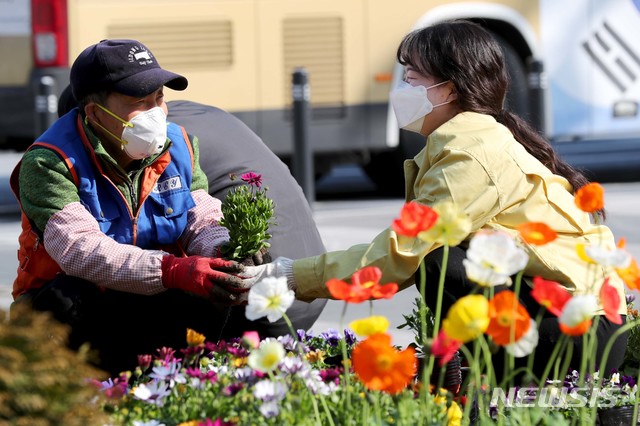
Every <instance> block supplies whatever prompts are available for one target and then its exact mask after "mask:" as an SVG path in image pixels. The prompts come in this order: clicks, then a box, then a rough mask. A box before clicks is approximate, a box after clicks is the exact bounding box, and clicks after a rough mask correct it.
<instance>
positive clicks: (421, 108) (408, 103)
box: [389, 80, 451, 133]
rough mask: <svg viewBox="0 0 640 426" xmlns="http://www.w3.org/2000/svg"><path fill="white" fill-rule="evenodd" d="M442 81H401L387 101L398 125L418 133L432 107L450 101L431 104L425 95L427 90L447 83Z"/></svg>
mask: <svg viewBox="0 0 640 426" xmlns="http://www.w3.org/2000/svg"><path fill="white" fill-rule="evenodd" d="M447 82H448V80H447V81H442V82H440V83H438V84H434V85H433V86H429V87H424V86H412V85H410V84H409V83H407V82H405V81H402V82H400V84H399V85H398V87H397V88H396V89H394V90H392V91H391V93H390V94H389V101H390V102H391V106H392V107H393V111H394V112H395V113H396V118H397V120H398V127H400V128H401V129H405V130H409V131H411V132H415V133H420V131H421V130H422V126H423V124H424V118H425V117H426V116H427V114H429V113H430V112H431V111H433V108H435V107H439V106H441V105H445V104H448V103H450V102H451V101H449V102H443V103H441V104H438V105H433V104H432V103H431V101H430V100H429V98H428V97H427V90H429V89H431V88H432V87H437V86H440V85H442V84H445V83H447Z"/></svg>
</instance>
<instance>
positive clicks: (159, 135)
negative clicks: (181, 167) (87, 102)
mask: <svg viewBox="0 0 640 426" xmlns="http://www.w3.org/2000/svg"><path fill="white" fill-rule="evenodd" d="M96 105H98V107H100V108H101V109H102V110H103V111H105V112H106V113H107V114H109V115H111V116H112V117H114V118H115V119H117V120H119V121H121V122H122V125H123V126H124V130H123V131H122V137H121V138H120V137H118V136H116V135H114V134H113V133H111V132H110V131H108V130H107V129H105V128H104V127H102V126H100V125H99V124H98V126H100V127H101V128H102V129H103V130H104V131H106V132H107V133H109V134H110V135H111V136H113V137H114V138H116V139H118V140H119V141H120V142H121V143H122V149H123V150H124V152H126V153H127V155H128V156H129V157H130V158H133V159H134V160H142V159H143V158H148V157H150V156H152V155H154V154H158V153H160V152H161V151H162V149H163V148H164V144H165V143H166V142H167V116H166V115H165V113H164V110H163V109H162V108H160V107H153V108H151V109H150V110H147V111H143V112H141V113H140V114H138V115H136V116H134V117H133V118H132V119H131V120H130V121H125V120H123V119H121V118H120V117H118V116H117V115H115V114H114V113H112V112H111V111H109V110H108V109H106V108H105V107H103V106H102V105H99V104H96ZM96 124H97V123H96Z"/></svg>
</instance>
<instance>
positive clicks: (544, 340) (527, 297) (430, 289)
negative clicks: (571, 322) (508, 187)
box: [416, 247, 627, 382]
mask: <svg viewBox="0 0 640 426" xmlns="http://www.w3.org/2000/svg"><path fill="white" fill-rule="evenodd" d="M443 253H444V249H443V248H440V249H437V250H434V251H433V252H431V253H429V254H428V255H427V256H426V257H425V259H424V263H425V271H426V286H425V293H426V294H425V300H426V304H427V306H428V307H429V309H431V310H432V311H433V312H435V309H436V306H435V303H436V300H437V293H438V280H439V277H440V271H441V270H442V257H443ZM465 258H466V251H465V250H464V249H462V248H460V247H450V249H449V257H448V261H447V270H446V272H445V281H444V293H443V301H442V313H443V318H444V316H445V315H446V312H447V311H448V310H449V308H450V307H451V305H453V303H454V302H455V301H456V300H458V299H460V298H461V297H463V296H466V295H468V294H469V293H470V292H471V291H472V290H473V289H475V288H476V287H477V284H475V283H474V282H472V281H470V280H469V279H468V278H467V275H466V272H465V269H464V266H463V264H462V260H463V259H465ZM512 278H513V279H514V282H515V277H512ZM419 280H420V273H419V272H418V273H416V285H418V288H420V287H419ZM505 289H507V287H505V286H499V287H496V288H495V291H496V292H499V291H502V290H505ZM530 292H531V287H529V285H527V284H526V283H525V282H522V284H521V286H520V294H519V299H520V303H522V305H523V306H524V307H525V308H526V309H527V311H528V312H529V315H530V316H531V318H533V319H534V320H535V319H536V317H537V315H538V313H539V312H540V310H541V309H543V308H542V307H541V306H540V305H539V304H538V302H536V301H535V299H534V298H533V297H532V296H531V294H530ZM625 322H626V317H625V316H623V324H624V323H625ZM597 327H598V328H597V331H596V335H597V338H598V346H597V348H596V363H597V365H596V368H598V366H599V364H600V360H601V359H602V353H603V350H604V347H605V346H606V344H607V342H608V341H609V338H610V337H611V336H612V335H613V333H614V332H615V331H616V330H618V329H619V328H620V327H621V325H618V324H613V323H612V322H610V321H609V320H608V319H606V318H605V317H604V315H602V316H600V318H599V319H598V325H597ZM538 333H539V341H538V346H537V347H536V350H535V356H534V364H533V373H534V374H536V375H537V376H540V375H541V374H542V373H543V371H544V368H545V366H546V364H547V362H548V361H549V356H550V355H551V353H552V351H553V348H554V347H555V345H556V342H557V341H558V339H559V338H560V336H561V332H560V328H559V326H558V318H557V317H556V316H555V315H553V314H551V313H549V312H548V311H546V310H544V314H543V317H542V320H541V322H540V324H538ZM572 340H573V356H572V358H571V362H570V368H571V369H575V370H578V369H579V368H580V362H581V359H582V352H583V340H582V336H579V337H575V338H573V339H572ZM626 347H627V333H623V334H622V335H620V336H619V337H618V338H617V339H616V340H615V342H614V344H613V347H612V349H611V351H610V352H609V356H608V359H607V365H606V366H605V367H604V368H600V373H601V377H602V376H603V375H604V377H607V376H609V373H610V372H611V371H612V370H613V369H617V368H618V367H620V365H621V364H622V361H623V359H624V352H625V350H626ZM527 358H528V357H524V358H516V359H515V361H516V368H518V367H521V366H526V364H527ZM492 361H493V365H494V368H495V370H496V376H497V379H498V382H500V381H501V378H502V377H503V376H502V375H503V373H504V351H503V350H502V349H500V350H499V351H498V352H497V353H496V354H494V357H493V358H492ZM519 377H521V376H519Z"/></svg>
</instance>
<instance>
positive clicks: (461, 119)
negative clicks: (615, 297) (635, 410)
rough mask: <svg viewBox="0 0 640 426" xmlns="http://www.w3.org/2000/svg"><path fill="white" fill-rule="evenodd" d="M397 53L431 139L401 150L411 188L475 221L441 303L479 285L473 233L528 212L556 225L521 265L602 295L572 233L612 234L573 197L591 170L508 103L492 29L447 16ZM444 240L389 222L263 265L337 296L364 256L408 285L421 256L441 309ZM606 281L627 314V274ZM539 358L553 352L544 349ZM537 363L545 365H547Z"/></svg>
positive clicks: (409, 112) (582, 239) (395, 101)
mask: <svg viewBox="0 0 640 426" xmlns="http://www.w3.org/2000/svg"><path fill="white" fill-rule="evenodd" d="M397 57H398V61H399V62H400V63H401V64H402V65H404V66H405V84H404V85H403V86H404V87H400V88H398V89H396V90H394V92H392V94H391V102H392V105H393V107H394V110H395V112H396V115H397V117H398V122H399V125H400V127H402V128H405V129H407V130H410V131H414V132H417V133H420V134H422V135H424V136H425V137H426V146H425V148H424V149H423V150H422V151H421V152H420V153H419V154H418V155H416V157H415V158H413V159H410V160H407V161H406V162H405V166H404V168H405V180H406V199H407V200H408V201H410V200H413V201H417V202H419V203H423V204H426V205H429V206H434V205H436V204H437V203H439V202H441V201H452V202H453V203H455V205H456V206H458V208H460V209H462V210H463V211H464V212H465V213H466V214H467V215H468V216H469V218H470V219H471V222H472V227H471V232H470V233H469V235H468V237H467V238H466V240H465V241H463V243H462V244H460V245H459V246H458V247H454V248H452V249H451V251H450V255H449V261H448V267H447V271H446V280H445V289H444V290H445V297H444V302H443V312H446V311H447V310H448V308H449V307H450V306H451V305H452V304H453V302H455V301H456V300H457V299H458V298H460V297H462V296H464V295H466V294H468V293H469V291H470V290H471V289H472V288H473V287H474V286H475V285H474V284H473V283H472V282H470V281H469V280H468V278H467V277H466V274H465V270H464V267H463V265H462V260H463V259H464V258H465V253H466V249H467V247H468V242H469V240H470V239H471V238H472V237H473V236H474V235H475V234H476V233H477V232H478V231H480V230H500V231H504V232H506V233H508V234H510V235H512V236H514V237H515V236H516V235H517V230H516V227H517V226H518V225H519V224H521V223H525V222H544V223H546V224H547V225H548V226H549V227H551V228H552V229H553V230H555V231H556V232H557V234H558V238H557V240H556V241H554V242H553V243H552V244H548V245H546V246H539V247H538V246H528V247H527V251H528V254H529V263H528V264H527V266H526V269H525V271H524V275H525V277H529V278H530V277H533V276H541V277H543V278H545V279H547V280H553V281H557V282H559V283H560V284H562V285H563V286H564V287H566V288H567V289H568V290H569V291H570V292H572V293H573V294H585V293H589V292H596V295H597V291H598V290H599V285H598V288H597V289H594V288H593V287H594V286H593V283H594V282H597V283H602V282H603V280H604V277H605V271H604V269H600V270H597V271H595V277H594V275H593V274H592V275H590V276H588V274H586V273H585V263H584V261H582V260H581V259H579V257H578V255H577V253H576V245H577V244H580V243H582V244H586V245H589V244H593V243H596V242H598V243H602V244H605V245H609V246H613V245H615V242H614V238H613V235H612V233H611V232H610V230H609V229H608V228H607V227H606V226H603V225H598V224H594V223H593V221H592V220H591V219H592V218H591V217H590V216H589V214H587V213H585V212H583V211H581V210H580V209H578V208H577V206H576V204H575V201H574V192H575V191H576V190H577V189H578V188H580V187H581V186H583V185H584V184H586V183H588V182H587V180H586V178H585V177H584V176H582V175H581V174H580V173H578V172H577V171H576V170H574V169H572V168H571V167H570V166H569V165H567V164H566V163H564V162H563V161H562V160H561V159H560V158H559V157H558V156H557V155H556V154H555V153H554V151H553V149H552V147H551V145H550V144H549V143H548V142H547V141H546V140H545V139H544V138H543V137H541V136H540V135H539V134H538V133H537V132H536V131H535V130H534V129H533V128H531V127H530V126H529V125H528V124H527V123H526V122H525V121H524V120H522V119H520V118H518V117H517V116H515V115H514V114H512V113H510V112H508V111H507V110H505V96H506V93H507V87H508V75H507V71H506V68H505V63H504V58H503V55H502V51H501V49H500V46H499V45H498V43H497V42H496V40H495V39H494V38H493V37H492V36H491V34H490V33H489V32H488V31H486V30H485V29H484V28H482V27H481V26H480V25H477V24H474V23H471V22H466V21H450V22H444V23H439V24H436V25H433V26H430V27H426V28H423V29H419V30H416V31H414V32H412V33H410V34H408V35H407V36H405V38H404V39H403V40H402V42H401V44H400V46H399V48H398V52H397ZM600 213H603V212H600ZM442 250H443V249H442V247H440V246H439V245H436V244H428V243H425V242H423V241H420V240H419V239H417V238H408V237H404V236H401V235H397V234H396V233H395V232H394V231H393V230H392V229H390V228H389V229H386V230H385V231H383V232H382V233H380V234H379V235H378V236H377V237H376V238H375V239H374V240H373V242H371V243H370V244H362V245H356V246H354V247H351V248H350V249H348V250H345V251H339V252H331V253H326V254H324V255H321V256H316V257H311V258H306V259H301V260H296V261H294V262H292V261H289V260H288V259H279V260H277V262H275V263H274V264H271V265H266V266H261V267H258V268H260V270H259V271H258V272H259V274H261V275H262V276H265V275H285V276H287V277H288V281H289V284H290V287H291V288H295V290H296V295H297V297H298V298H301V299H303V300H309V299H313V298H318V297H330V295H329V293H328V291H327V288H326V286H325V283H326V282H327V281H328V280H329V279H330V278H338V279H349V278H350V276H351V275H352V274H353V273H354V272H355V271H356V270H358V269H360V268H362V267H363V266H377V267H379V268H380V269H381V270H382V272H383V278H382V280H381V282H383V283H386V282H396V283H398V284H399V285H400V287H401V288H404V287H407V286H409V285H412V284H413V283H414V282H415V279H414V277H415V275H416V272H417V271H418V268H419V265H420V263H421V262H423V261H424V262H425V264H426V267H427V268H426V270H427V286H426V287H427V294H426V302H427V304H429V305H430V307H431V308H432V309H435V307H434V304H435V300H436V296H435V294H436V291H437V288H436V287H437V285H436V283H437V282H438V277H439V275H440V266H441V260H442ZM251 275H253V274H251ZM527 281H530V279H529V280H527ZM610 282H611V284H612V285H613V286H614V287H615V288H616V290H617V291H618V293H619V295H620V296H621V303H620V307H619V313H620V314H625V313H626V306H625V305H624V289H623V285H622V282H621V281H620V279H619V278H618V277H617V276H616V275H615V274H614V275H613V276H611V280H610ZM529 290H530V286H528V285H523V289H522V294H521V300H522V302H523V304H524V305H525V306H526V308H527V309H529V310H530V313H531V314H532V316H534V317H535V315H536V313H537V312H538V309H539V305H538V304H537V303H535V301H533V300H532V299H531V297H530V296H529V294H528V292H529ZM598 313H599V314H602V310H600V311H599V312H598ZM618 327H619V326H618V325H615V324H612V323H611V322H609V321H608V320H607V319H606V318H605V317H604V315H602V316H601V317H600V318H599V321H598V336H599V340H598V343H599V348H598V356H600V354H601V350H602V348H603V347H604V345H605V344H606V342H607V340H608V337H609V336H611V335H612V333H613V332H614V331H615V330H616V329H617V328H618ZM539 333H540V340H539V343H538V349H537V351H538V352H541V353H545V352H546V354H547V355H548V354H549V353H550V350H551V348H553V346H554V345H555V342H556V340H557V339H558V336H559V334H560V331H559V328H558V322H557V318H555V317H551V316H550V317H545V318H544V319H543V321H542V324H541V325H540V327H539ZM576 344H577V345H578V347H577V348H575V349H574V354H576V356H577V357H579V356H580V355H581V352H582V350H581V348H580V347H579V345H580V344H581V339H576ZM625 346H626V336H623V337H621V338H619V339H618V340H617V343H616V345H615V346H614V348H613V350H612V351H611V354H610V357H609V362H608V363H607V367H605V369H601V371H603V372H605V371H606V373H608V370H609V369H610V368H613V367H617V366H618V365H619V364H620V363H621V361H622V357H623V355H624V348H625ZM537 359H539V360H540V361H543V362H545V363H546V361H547V360H548V356H544V357H543V356H538V357H537ZM576 359H579V358H576ZM499 365H501V364H499ZM572 365H573V366H575V367H578V364H576V363H573V364H572ZM534 369H535V370H536V371H538V372H539V371H540V367H539V366H535V368H534Z"/></svg>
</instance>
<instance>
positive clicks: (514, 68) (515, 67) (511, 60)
mask: <svg viewBox="0 0 640 426" xmlns="http://www.w3.org/2000/svg"><path fill="white" fill-rule="evenodd" d="M493 36H494V37H495V39H496V40H497V41H498V43H499V44H500V47H502V52H503V54H504V61H505V64H506V66H507V72H508V73H509V79H510V81H509V90H508V91H507V102H506V109H507V110H508V111H511V112H513V113H515V114H517V115H519V116H520V117H522V118H525V119H527V120H528V119H529V115H530V112H531V111H530V108H529V102H528V99H529V90H528V86H527V70H526V67H525V65H524V63H523V62H522V60H521V59H520V56H519V55H518V53H517V52H516V50H515V49H514V48H513V46H511V44H509V42H508V41H506V40H505V39H504V38H502V37H501V36H499V35H497V34H495V33H494V34H493Z"/></svg>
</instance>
